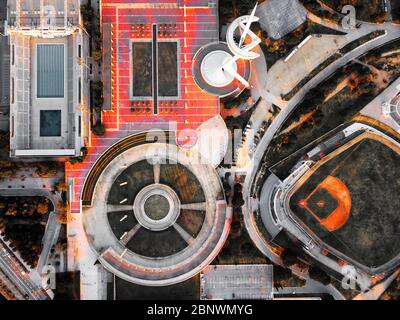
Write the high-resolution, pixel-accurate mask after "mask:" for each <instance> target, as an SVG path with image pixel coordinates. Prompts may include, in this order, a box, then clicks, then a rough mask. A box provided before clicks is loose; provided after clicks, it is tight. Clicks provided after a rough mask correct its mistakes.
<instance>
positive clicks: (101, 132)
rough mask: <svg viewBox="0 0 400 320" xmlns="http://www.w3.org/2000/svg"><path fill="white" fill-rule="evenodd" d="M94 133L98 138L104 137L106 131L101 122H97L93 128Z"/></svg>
mask: <svg viewBox="0 0 400 320" xmlns="http://www.w3.org/2000/svg"><path fill="white" fill-rule="evenodd" d="M92 131H93V134H94V135H96V136H104V134H105V132H106V129H105V127H104V125H103V123H101V121H97V122H96V124H95V126H94V127H93V128H92Z"/></svg>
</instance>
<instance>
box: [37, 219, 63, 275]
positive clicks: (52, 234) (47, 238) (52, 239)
mask: <svg viewBox="0 0 400 320" xmlns="http://www.w3.org/2000/svg"><path fill="white" fill-rule="evenodd" d="M58 219H59V214H58V213H56V212H51V213H50V215H49V219H48V220H47V224H46V230H45V233H44V236H43V239H42V244H43V248H42V252H41V253H40V257H39V262H38V264H37V267H36V270H37V271H38V272H39V274H41V273H42V271H43V268H44V267H45V265H46V264H47V259H48V258H49V254H50V250H51V248H52V247H53V246H54V245H55V244H56V243H57V240H58V236H59V234H60V229H61V224H60V223H59V221H58Z"/></svg>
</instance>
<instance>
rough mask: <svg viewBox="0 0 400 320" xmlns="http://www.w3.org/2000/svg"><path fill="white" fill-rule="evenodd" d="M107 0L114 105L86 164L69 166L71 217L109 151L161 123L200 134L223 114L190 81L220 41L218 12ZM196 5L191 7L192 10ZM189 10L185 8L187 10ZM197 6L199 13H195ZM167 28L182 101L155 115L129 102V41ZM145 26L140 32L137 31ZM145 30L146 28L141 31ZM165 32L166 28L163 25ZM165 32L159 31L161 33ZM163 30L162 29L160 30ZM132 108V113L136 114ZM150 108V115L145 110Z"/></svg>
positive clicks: (165, 0)
mask: <svg viewBox="0 0 400 320" xmlns="http://www.w3.org/2000/svg"><path fill="white" fill-rule="evenodd" d="M149 2H150V1H146V2H145V1H143V0H142V1H140V0H136V1H135V0H103V1H102V8H101V15H102V18H101V19H102V22H103V23H111V24H112V30H113V33H112V40H113V47H112V49H113V50H112V52H113V56H112V63H113V66H112V71H113V76H112V83H113V91H112V94H113V105H112V110H111V111H106V112H103V123H104V125H105V127H106V130H107V131H106V134H105V136H104V137H95V136H92V139H91V146H89V148H88V149H89V153H88V156H87V158H86V160H85V161H84V162H83V163H82V164H76V165H73V166H72V165H69V164H68V163H67V164H66V177H67V181H68V179H71V178H72V179H74V199H73V201H72V203H71V212H74V213H77V212H80V192H81V190H82V186H83V183H84V180H85V177H86V175H87V174H88V171H89V170H90V168H91V167H92V165H93V163H94V162H95V161H96V159H97V158H98V157H99V156H100V155H101V154H102V153H103V152H104V150H105V149H107V147H109V146H110V145H112V144H113V143H115V142H116V141H118V140H120V139H121V138H124V137H126V136H128V135H131V134H133V133H135V132H136V131H143V130H146V129H149V128H152V127H157V125H158V124H160V123H164V124H165V123H169V122H173V123H176V127H177V130H178V131H179V130H182V129H185V128H190V129H196V128H197V127H198V126H199V125H200V124H202V123H203V122H205V121H206V120H208V119H210V118H212V117H214V116H215V115H217V114H219V100H218V98H217V97H214V96H211V95H209V94H207V93H205V92H203V91H201V90H200V89H199V88H198V87H197V85H196V83H195V82H194V79H193V77H192V72H191V69H192V59H193V56H194V55H195V53H196V51H197V50H198V49H199V48H200V47H201V46H203V45H205V44H207V43H210V42H212V41H216V40H217V30H218V21H217V8H208V7H206V8H199V6H207V4H208V2H209V1H204V0H181V1H171V0H161V1H151V3H149ZM190 6H192V8H190ZM185 7H186V8H185ZM195 7H196V8H195ZM153 23H157V24H159V25H161V26H162V25H163V24H164V28H165V24H167V25H168V26H167V28H166V29H164V31H165V35H163V37H166V38H170V39H174V40H178V41H179V53H180V54H179V62H178V67H179V74H180V77H179V82H180V97H179V99H177V100H169V101H165V102H160V103H159V114H158V115H153V113H152V110H153V108H152V102H151V101H150V102H149V103H150V105H148V106H143V102H141V101H136V102H135V101H132V100H131V99H130V98H129V84H130V59H129V56H130V41H131V40H132V39H149V40H151V25H152V24H153ZM139 24H141V25H142V26H141V28H139V26H138V25H139ZM143 25H144V26H143ZM162 27H163V26H162ZM162 27H161V28H162ZM161 30H162V29H161ZM132 107H133V109H134V110H132ZM146 109H147V110H146Z"/></svg>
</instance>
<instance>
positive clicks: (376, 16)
mask: <svg viewBox="0 0 400 320" xmlns="http://www.w3.org/2000/svg"><path fill="white" fill-rule="evenodd" d="M321 2H322V3H324V4H326V5H327V6H328V7H330V8H332V9H333V10H335V11H336V12H341V11H342V8H343V7H344V6H345V5H352V6H354V8H355V9H356V17H357V20H361V21H368V22H376V23H382V22H385V20H386V19H387V16H388V15H387V13H386V12H385V10H384V6H383V1H382V0H321Z"/></svg>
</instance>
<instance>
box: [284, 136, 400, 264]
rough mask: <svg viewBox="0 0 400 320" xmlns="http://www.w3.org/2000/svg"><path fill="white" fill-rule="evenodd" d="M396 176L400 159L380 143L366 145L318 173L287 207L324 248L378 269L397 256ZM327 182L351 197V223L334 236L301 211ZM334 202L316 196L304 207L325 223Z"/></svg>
mask: <svg viewBox="0 0 400 320" xmlns="http://www.w3.org/2000/svg"><path fill="white" fill-rule="evenodd" d="M399 173H400V155H399V154H398V153H396V152H395V151H394V150H392V149H391V148H389V147H387V146H386V145H384V144H383V143H381V142H378V141H375V140H371V139H365V140H362V141H361V142H358V143H356V144H355V145H354V146H352V147H350V148H349V149H347V150H345V151H343V152H342V153H340V154H338V155H337V156H336V157H334V158H333V159H331V160H329V161H328V162H326V163H325V164H323V165H322V166H321V167H319V168H318V169H317V170H316V171H315V172H314V173H313V174H312V176H311V177H310V178H309V179H308V180H307V181H306V182H305V183H304V184H303V185H302V186H301V187H300V188H299V190H298V191H296V192H295V194H294V195H293V196H292V198H291V199H290V207H291V210H292V212H293V213H294V214H295V215H296V216H297V217H298V218H299V219H300V220H301V221H303V223H305V224H306V225H307V226H308V227H309V228H310V229H311V230H312V231H313V232H314V233H315V234H316V235H317V236H318V237H319V238H320V239H322V240H323V241H324V242H325V243H327V244H328V245H330V246H331V247H333V248H335V249H337V250H338V251H339V252H342V253H343V254H345V255H346V256H348V257H350V258H352V259H354V260H356V261H358V262H360V263H362V264H364V265H366V266H369V267H377V266H380V265H383V264H384V263H386V262H388V261H390V260H391V259H392V258H394V257H395V256H396V255H397V254H398V253H399V250H400V245H398V244H399V243H400V234H399V233H398V230H397V226H399V225H400V216H399V214H398V212H399V210H400V198H399V197H398V196H397V192H398V190H400V180H398V179H396V177H397V176H398V175H399ZM328 176H332V177H335V178H337V179H339V180H340V181H341V182H343V183H344V185H345V186H346V187H347V189H348V190H349V192H350V196H351V211H350V217H349V219H348V220H347V222H346V223H345V224H344V225H343V226H342V227H341V228H339V229H337V230H335V231H332V232H330V231H328V230H327V229H326V228H324V227H323V226H322V225H321V224H320V223H319V222H318V220H317V219H316V218H314V216H313V215H311V214H310V212H309V211H308V210H306V209H305V208H304V207H303V206H302V205H301V203H302V200H304V199H306V198H307V197H308V196H309V195H311V193H312V192H313V190H315V189H316V188H317V186H318V185H319V184H320V183H321V182H322V181H324V180H325V179H326V177H328ZM321 190H325V189H321ZM335 200H336V198H332V196H331V195H330V193H329V192H326V194H321V193H315V194H314V195H313V196H311V197H310V198H309V199H308V200H307V204H308V207H309V208H310V209H312V210H313V209H314V213H315V214H317V215H318V217H319V218H320V219H323V218H326V217H328V216H329V215H330V214H331V213H332V211H333V210H332V209H335V208H336V207H337V203H336V205H335V204H332V206H331V207H330V206H328V204H329V202H332V201H335Z"/></svg>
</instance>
